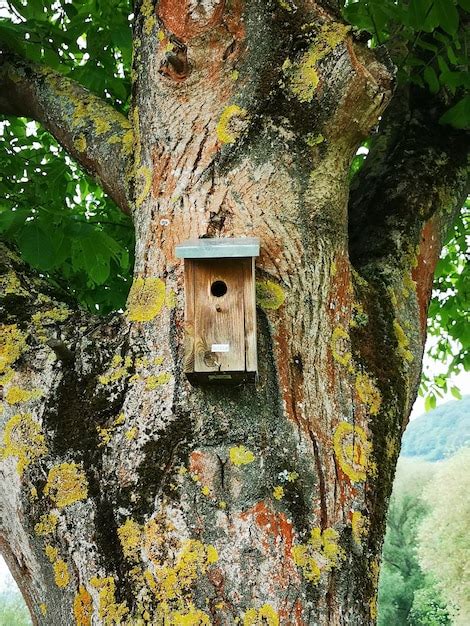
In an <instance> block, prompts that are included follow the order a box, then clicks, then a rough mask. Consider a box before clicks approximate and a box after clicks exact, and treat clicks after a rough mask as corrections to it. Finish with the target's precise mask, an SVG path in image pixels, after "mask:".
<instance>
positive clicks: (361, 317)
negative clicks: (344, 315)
mask: <svg viewBox="0 0 470 626" xmlns="http://www.w3.org/2000/svg"><path fill="white" fill-rule="evenodd" d="M368 322H369V316H368V315H367V313H365V312H364V307H363V306H362V304H360V303H359V302H353V305H352V317H351V321H350V322H349V326H350V327H351V328H359V327H360V326H366V325H367V323H368Z"/></svg>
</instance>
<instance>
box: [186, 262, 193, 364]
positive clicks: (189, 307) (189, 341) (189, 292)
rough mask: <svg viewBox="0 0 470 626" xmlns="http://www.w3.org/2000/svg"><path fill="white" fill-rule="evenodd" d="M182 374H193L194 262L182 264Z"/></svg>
mask: <svg viewBox="0 0 470 626" xmlns="http://www.w3.org/2000/svg"><path fill="white" fill-rule="evenodd" d="M184 372H185V373H189V372H194V261H190V260H189V259H188V260H187V261H185V262H184Z"/></svg>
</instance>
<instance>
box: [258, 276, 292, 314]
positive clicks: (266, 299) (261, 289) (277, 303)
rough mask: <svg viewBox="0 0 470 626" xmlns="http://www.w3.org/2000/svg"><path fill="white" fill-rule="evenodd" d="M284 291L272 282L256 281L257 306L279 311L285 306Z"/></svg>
mask: <svg viewBox="0 0 470 626" xmlns="http://www.w3.org/2000/svg"><path fill="white" fill-rule="evenodd" d="M285 299H286V294H285V292H284V289H283V288H282V287H281V286H280V285H278V284H277V283H274V282H273V281H271V280H257V281H256V304H257V305H258V306H260V307H261V308H262V309H271V310H276V309H279V307H281V306H282V305H283V304H284V301H285Z"/></svg>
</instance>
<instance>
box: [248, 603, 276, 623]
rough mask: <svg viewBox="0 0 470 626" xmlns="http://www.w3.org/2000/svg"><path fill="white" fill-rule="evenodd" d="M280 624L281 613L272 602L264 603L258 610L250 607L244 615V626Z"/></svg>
mask: <svg viewBox="0 0 470 626" xmlns="http://www.w3.org/2000/svg"><path fill="white" fill-rule="evenodd" d="M265 625H267V626H279V614H278V612H277V611H276V609H275V608H273V607H272V606H271V605H270V604H263V606H262V607H260V608H259V609H258V610H256V609H248V611H247V612H246V613H245V615H244V616H243V626H265Z"/></svg>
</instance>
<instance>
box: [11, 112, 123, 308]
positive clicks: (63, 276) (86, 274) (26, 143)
mask: <svg viewBox="0 0 470 626" xmlns="http://www.w3.org/2000/svg"><path fill="white" fill-rule="evenodd" d="M0 172H1V174H0V196H1V197H2V199H1V200H0V235H1V236H2V237H4V238H5V239H7V240H9V241H12V242H14V243H15V244H16V245H17V247H18V249H19V251H20V253H21V255H22V256H23V258H24V259H25V260H26V261H27V262H28V263H29V264H30V265H32V266H33V267H35V268H36V269H38V270H40V271H41V272H42V273H44V274H46V275H48V276H50V278H51V279H52V280H55V281H56V282H58V283H60V284H61V285H62V287H64V288H65V289H66V290H67V291H68V292H69V293H70V294H71V295H72V296H74V298H76V299H77V300H78V301H79V302H80V303H81V304H82V305H84V306H87V307H88V308H89V309H90V310H93V311H95V312H100V313H107V312H108V311H111V310H116V309H119V308H120V307H122V306H123V304H124V301H125V298H126V296H127V292H128V290H129V287H130V276H131V274H132V265H133V246H134V241H133V229H132V224H131V221H130V219H129V218H128V217H126V216H125V215H124V214H123V213H122V212H121V211H120V209H118V208H117V207H116V206H115V204H114V203H113V202H112V201H111V200H110V199H109V198H107V197H106V196H105V194H104V193H103V191H102V190H101V188H100V187H99V186H98V185H97V184H96V183H95V182H94V181H93V180H92V179H91V178H90V177H88V176H86V175H85V174H84V173H83V172H82V171H81V170H80V169H79V168H78V167H77V166H76V165H75V163H74V162H73V161H72V160H71V159H70V158H69V157H68V156H67V155H66V154H65V152H64V151H63V150H62V149H61V148H60V146H59V145H58V144H57V143H56V141H55V140H54V139H53V138H52V137H51V135H50V134H49V133H47V132H45V131H44V130H43V129H42V128H41V127H40V126H39V125H38V124H36V123H34V122H29V123H27V122H26V120H24V119H21V118H11V119H8V120H6V121H5V122H4V123H3V124H0Z"/></svg>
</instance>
